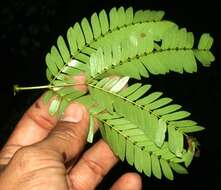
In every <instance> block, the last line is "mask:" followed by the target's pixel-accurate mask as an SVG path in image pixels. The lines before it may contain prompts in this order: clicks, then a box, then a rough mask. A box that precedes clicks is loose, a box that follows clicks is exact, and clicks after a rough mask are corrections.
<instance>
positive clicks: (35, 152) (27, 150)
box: [13, 146, 41, 170]
mask: <svg viewBox="0 0 221 190" xmlns="http://www.w3.org/2000/svg"><path fill="white" fill-rule="evenodd" d="M39 155H41V150H40V149H39V148H35V147H31V146H27V147H23V148H21V149H19V150H18V151H17V152H16V153H15V155H14V157H13V160H14V161H15V162H16V163H17V166H18V167H19V168H20V169H22V170H26V169H29V168H30V167H32V166H33V165H35V163H36V162H37V161H38V156H39Z"/></svg>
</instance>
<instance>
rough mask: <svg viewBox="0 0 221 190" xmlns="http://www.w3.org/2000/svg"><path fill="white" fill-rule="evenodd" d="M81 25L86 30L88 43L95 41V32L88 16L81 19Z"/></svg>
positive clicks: (85, 34)
mask: <svg viewBox="0 0 221 190" xmlns="http://www.w3.org/2000/svg"><path fill="white" fill-rule="evenodd" d="M81 27H82V30H83V32H84V36H85V40H86V43H88V44H90V43H91V42H92V41H93V33H92V30H91V26H90V24H89V22H88V20H87V19H86V18H84V19H83V20H82V21H81Z"/></svg>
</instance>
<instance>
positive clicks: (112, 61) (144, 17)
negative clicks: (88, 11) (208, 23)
mask: <svg viewBox="0 0 221 190" xmlns="http://www.w3.org/2000/svg"><path fill="white" fill-rule="evenodd" d="M163 16H164V12H163V11H151V10H144V11H143V10H139V11H137V12H135V13H134V12H133V9H132V8H131V7H130V8H127V9H124V7H120V8H118V9H117V8H115V7H114V8H112V9H111V10H110V12H109V15H107V13H106V11H105V10H102V11H101V12H99V13H98V14H97V13H94V14H93V15H92V16H91V20H90V22H89V21H88V20H87V19H86V18H84V19H83V20H82V21H81V22H80V23H78V22H77V23H75V24H74V26H73V27H70V28H69V29H68V31H67V36H66V38H65V39H64V38H63V37H62V36H59V37H58V40H57V46H52V48H51V50H50V52H49V53H47V55H46V64H47V70H46V76H47V79H48V80H49V84H48V85H45V86H37V87H19V86H17V85H16V86H15V87H14V90H15V92H16V91H19V90H26V89H41V88H48V91H47V92H46V93H45V95H44V101H45V102H50V108H49V112H50V114H52V115H55V114H57V115H61V114H62V113H63V112H64V110H65V108H66V107H67V106H68V105H69V104H70V102H72V101H77V102H80V103H82V104H84V105H85V106H86V107H87V108H88V110H89V112H90V126H89V130H88V138H87V140H88V142H92V141H93V130H94V122H93V121H94V118H96V119H98V120H99V121H100V123H101V126H100V127H99V129H100V132H101V135H102V138H103V139H104V140H105V141H106V142H107V143H108V144H109V146H110V147H111V149H112V150H113V152H114V153H115V154H116V155H117V156H118V157H119V158H120V159H121V160H122V161H123V160H127V162H128V163H129V164H130V165H134V167H135V168H136V169H137V170H138V171H139V172H143V173H144V174H146V175H147V176H151V174H153V175H154V176H155V177H157V178H159V179H160V178H161V177H162V174H164V176H165V177H166V178H168V179H169V180H173V179H174V176H173V172H172V171H175V172H177V173H180V174H186V173H187V169H186V168H187V167H188V166H189V165H190V163H191V161H192V159H193V157H194V154H195V152H196V150H197V148H198V142H197V140H195V138H191V137H190V136H189V133H194V132H197V131H201V130H203V129H204V128H203V127H201V126H199V125H198V124H197V123H196V122H195V121H192V120H189V119H186V118H187V117H188V116H189V115H190V113H189V112H187V111H183V110H181V106H180V105H178V104H173V103H171V102H172V99H171V98H167V97H162V92H151V93H150V92H148V91H149V89H150V88H151V85H150V84H141V83H139V82H138V83H133V84H132V85H129V86H128V87H127V88H125V86H126V85H127V84H128V80H129V79H130V78H133V79H136V80H141V78H148V77H150V76H151V77H153V76H152V75H165V74H167V73H169V72H170V71H172V72H177V73H180V74H182V73H183V72H187V73H193V72H196V71H197V62H199V63H201V64H202V65H203V66H206V67H207V66H210V64H211V62H213V61H214V60H215V58H214V56H213V54H212V53H211V52H210V48H211V46H212V44H213V38H212V37H211V36H210V35H209V34H207V33H206V34H202V36H201V37H200V40H199V42H198V44H197V45H196V47H195V46H194V36H193V33H192V32H188V31H187V30H186V29H185V28H179V27H178V26H177V25H176V24H175V23H174V22H171V21H168V20H163ZM80 73H83V74H84V75H85V76H86V82H85V85H87V87H88V91H87V92H82V91H79V90H77V89H75V88H73V86H75V85H76V84H75V83H74V81H73V77H74V76H76V75H78V74H80ZM112 76H115V77H112ZM52 97H53V99H52Z"/></svg>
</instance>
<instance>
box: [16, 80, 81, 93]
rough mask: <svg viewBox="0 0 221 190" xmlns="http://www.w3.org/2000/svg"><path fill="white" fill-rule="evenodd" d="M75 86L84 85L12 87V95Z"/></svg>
mask: <svg viewBox="0 0 221 190" xmlns="http://www.w3.org/2000/svg"><path fill="white" fill-rule="evenodd" d="M77 85H85V83H75V84H74V83H73V84H63V85H51V84H48V85H42V86H18V85H14V86H13V91H14V95H16V93H17V92H19V91H22V90H39V89H50V90H55V88H62V87H68V86H77Z"/></svg>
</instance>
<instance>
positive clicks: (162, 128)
mask: <svg viewBox="0 0 221 190" xmlns="http://www.w3.org/2000/svg"><path fill="white" fill-rule="evenodd" d="M166 130H167V124H166V122H165V121H164V120H162V119H159V124H158V126H157V129H156V132H155V139H154V141H155V143H156V145H157V146H159V147H161V146H162V145H163V142H164V139H165V133H166Z"/></svg>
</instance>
